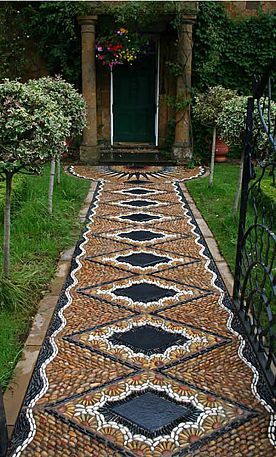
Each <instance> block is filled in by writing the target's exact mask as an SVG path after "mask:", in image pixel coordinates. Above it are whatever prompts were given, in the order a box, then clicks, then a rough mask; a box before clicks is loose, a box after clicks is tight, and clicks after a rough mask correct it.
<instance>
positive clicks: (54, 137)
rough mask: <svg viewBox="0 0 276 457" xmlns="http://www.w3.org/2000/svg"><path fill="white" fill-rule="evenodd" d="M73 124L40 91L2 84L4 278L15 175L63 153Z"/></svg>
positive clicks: (0, 140) (7, 271)
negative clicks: (4, 191)
mask: <svg viewBox="0 0 276 457" xmlns="http://www.w3.org/2000/svg"><path fill="white" fill-rule="evenodd" d="M69 134H70V121H69V119H68V118H66V117H65V116H64V114H63V112H62V111H61V110H60V109H59V106H58V103H57V102H56V101H54V100H53V99H52V98H51V97H49V96H47V95H45V93H43V92H42V91H41V90H38V89H37V88H36V89H35V88H34V87H31V86H30V85H29V84H22V83H20V82H18V81H9V80H6V81H4V83H3V84H0V176H1V178H2V179H4V180H5V181H6V198H5V209H4V256H3V267H4V268H3V269H4V276H5V277H6V278H7V277H9V275H10V205H11V191H12V179H13V176H14V175H15V174H16V173H28V174H33V173H38V172H39V171H40V170H41V167H42V165H43V164H44V163H45V162H47V161H49V160H50V159H51V158H52V157H55V158H58V157H59V156H60V154H61V153H62V152H63V151H64V143H65V139H66V138H67V137H68V135H69Z"/></svg>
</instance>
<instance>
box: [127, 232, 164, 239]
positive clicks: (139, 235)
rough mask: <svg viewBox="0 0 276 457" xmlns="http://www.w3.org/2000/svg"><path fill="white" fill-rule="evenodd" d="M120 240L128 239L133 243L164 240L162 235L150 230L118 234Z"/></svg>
mask: <svg viewBox="0 0 276 457" xmlns="http://www.w3.org/2000/svg"><path fill="white" fill-rule="evenodd" d="M118 236H119V237H120V238H128V239H130V240H133V241H150V240H153V239H154V238H164V236H165V235H163V233H156V232H152V231H151V230H133V231H131V232H126V233H119V234H118Z"/></svg>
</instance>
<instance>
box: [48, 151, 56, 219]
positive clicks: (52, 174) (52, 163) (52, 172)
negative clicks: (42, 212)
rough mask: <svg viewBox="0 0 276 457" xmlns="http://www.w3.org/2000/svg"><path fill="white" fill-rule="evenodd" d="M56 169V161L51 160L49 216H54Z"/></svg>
mask: <svg viewBox="0 0 276 457" xmlns="http://www.w3.org/2000/svg"><path fill="white" fill-rule="evenodd" d="M55 169H56V161H55V159H52V160H51V172H50V181H49V193H48V211H49V214H53V192H54V182H55Z"/></svg>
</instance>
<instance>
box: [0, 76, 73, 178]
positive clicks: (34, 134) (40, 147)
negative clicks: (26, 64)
mask: <svg viewBox="0 0 276 457" xmlns="http://www.w3.org/2000/svg"><path fill="white" fill-rule="evenodd" d="M70 128H71V122H70V120H69V119H68V118H66V117H65V116H64V114H63V113H62V111H61V110H60V109H59V106H58V103H57V102H56V101H55V100H53V99H52V98H51V97H49V96H47V95H46V94H45V93H44V92H43V91H42V90H38V89H37V88H34V87H32V86H31V85H30V84H22V83H20V82H19V81H9V80H6V81H5V82H4V83H3V84H0V174H2V175H3V174H4V173H5V172H9V173H14V172H16V171H20V170H22V169H29V170H31V171H32V170H33V169H34V168H37V167H38V168H39V167H40V166H41V164H42V163H44V162H45V161H47V160H50V159H51V158H53V157H59V156H60V154H61V153H62V152H63V150H64V140H65V138H66V137H68V136H69V134H70Z"/></svg>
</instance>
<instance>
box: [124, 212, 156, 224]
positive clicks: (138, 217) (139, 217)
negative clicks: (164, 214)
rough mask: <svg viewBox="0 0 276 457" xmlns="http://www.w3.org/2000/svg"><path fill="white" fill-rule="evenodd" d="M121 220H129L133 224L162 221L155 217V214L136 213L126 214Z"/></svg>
mask: <svg viewBox="0 0 276 457" xmlns="http://www.w3.org/2000/svg"><path fill="white" fill-rule="evenodd" d="M120 219H123V220H128V221H132V222H148V221H152V220H154V219H160V216H155V215H154V214H147V213H134V214H126V215H125V216H120Z"/></svg>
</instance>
